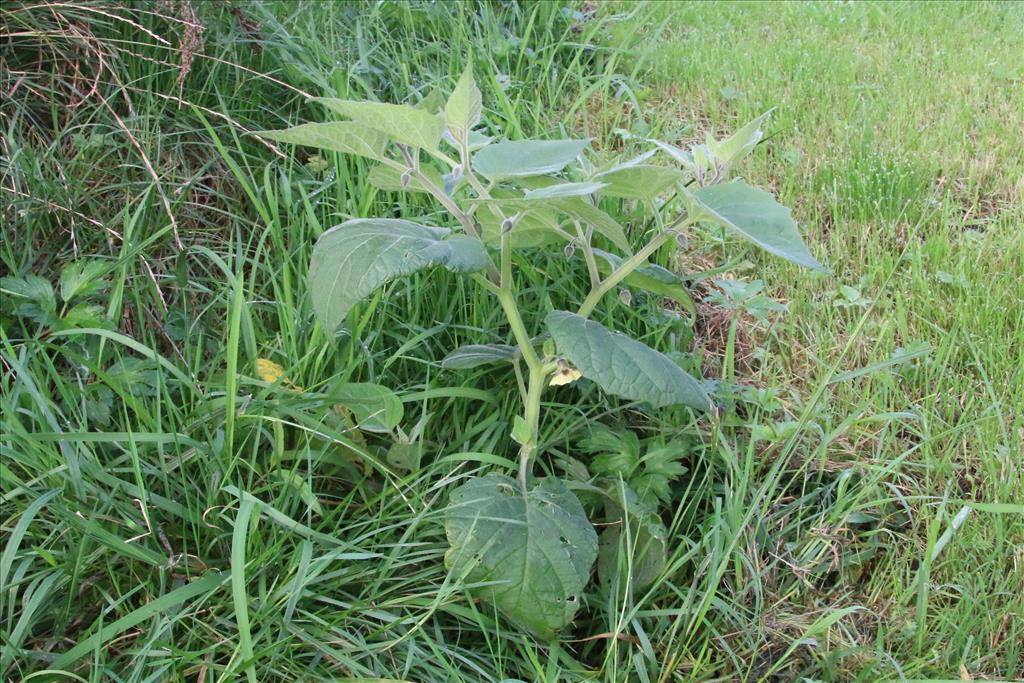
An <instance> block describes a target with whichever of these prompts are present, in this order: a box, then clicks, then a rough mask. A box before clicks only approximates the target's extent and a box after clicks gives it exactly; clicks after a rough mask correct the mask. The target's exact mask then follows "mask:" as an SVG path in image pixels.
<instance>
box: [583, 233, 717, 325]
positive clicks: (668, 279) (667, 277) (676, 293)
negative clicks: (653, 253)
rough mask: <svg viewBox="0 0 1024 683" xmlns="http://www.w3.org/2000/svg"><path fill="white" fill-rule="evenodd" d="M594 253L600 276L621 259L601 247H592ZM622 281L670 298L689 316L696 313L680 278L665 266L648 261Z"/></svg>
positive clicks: (610, 269) (606, 273)
mask: <svg viewBox="0 0 1024 683" xmlns="http://www.w3.org/2000/svg"><path fill="white" fill-rule="evenodd" d="M594 255H595V256H598V257H600V259H601V260H600V261H598V262H597V269H598V270H599V271H600V272H601V275H602V277H606V276H607V275H608V274H609V273H611V272H612V271H613V270H615V269H616V268H618V267H619V266H620V265H621V264H622V259H620V258H619V257H618V256H616V255H615V254H609V253H608V252H607V251H602V250H601V249H594ZM622 282H623V284H624V285H626V286H627V287H635V288H637V289H643V290H645V291H648V292H651V293H652V294H657V295H658V296H663V297H665V298H666V299H672V300H673V301H675V302H676V303H677V304H679V305H680V306H682V307H683V308H684V309H686V312H687V313H689V314H690V315H691V316H696V315H697V306H696V304H694V303H693V299H692V298H691V297H690V293H689V292H687V291H686V288H685V287H684V286H683V281H682V278H680V277H679V276H678V275H676V274H675V273H673V272H672V271H671V270H668V269H667V268H662V267H661V266H659V265H657V264H654V263H648V264H647V265H644V266H640V267H639V268H637V269H636V270H634V271H633V272H632V273H630V274H629V275H627V276H626V279H625V280H623V281H622Z"/></svg>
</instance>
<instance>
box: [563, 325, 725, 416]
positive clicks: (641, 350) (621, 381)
mask: <svg viewBox="0 0 1024 683" xmlns="http://www.w3.org/2000/svg"><path fill="white" fill-rule="evenodd" d="M544 322H545V324H546V325H547V328H548V331H549V332H551V337H552V338H553V339H554V340H555V345H556V346H557V348H558V352H559V353H560V354H562V355H564V356H565V357H566V358H568V359H569V362H571V363H572V364H573V365H575V366H576V367H577V368H578V369H579V370H580V372H582V373H583V376H584V377H586V378H587V379H590V380H593V381H594V382H595V383H596V384H597V385H598V386H599V387H601V388H602V389H604V390H605V391H607V392H608V393H609V394H613V395H615V396H621V397H623V398H627V399H630V400H634V401H647V402H648V403H650V404H651V405H653V406H655V407H660V406H668V405H675V404H682V405H685V406H689V407H690V408H693V409H694V410H710V409H711V407H712V404H711V399H710V398H709V397H708V395H707V393H706V392H705V391H704V389H703V388H701V386H700V384H698V383H697V380H695V379H694V378H693V377H691V376H690V375H689V374H687V373H686V372H685V371H684V370H683V369H682V368H680V367H679V366H678V365H676V364H675V363H673V362H672V360H671V359H670V358H668V356H665V355H664V354H662V353H659V352H658V351H655V350H654V349H652V348H651V347H649V346H647V345H646V344H644V343H642V342H638V341H637V340H635V339H631V338H630V337H627V336H626V335H624V334H622V333H621V332H613V331H611V330H609V329H608V328H607V327H605V326H604V325H601V324H600V323H596V322H594V321H593V320H587V319H586V318H584V317H583V316H581V315H576V314H575V313H569V312H567V311H552V312H551V313H548V315H547V317H546V318H545V319H544Z"/></svg>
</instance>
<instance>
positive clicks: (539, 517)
mask: <svg viewBox="0 0 1024 683" xmlns="http://www.w3.org/2000/svg"><path fill="white" fill-rule="evenodd" d="M445 531H446V533H447V536H448V543H449V545H450V546H451V547H450V549H449V550H448V552H447V553H446V554H445V564H446V565H447V566H448V567H449V569H451V571H452V573H453V574H454V575H455V576H456V577H458V578H460V579H462V580H464V581H465V582H467V583H486V584H488V585H482V586H477V587H476V588H474V589H472V590H473V592H474V593H475V594H476V595H478V596H480V597H481V598H484V599H485V600H492V601H494V603H495V604H496V605H497V606H498V608H499V609H500V610H501V611H502V612H503V613H504V614H505V615H506V616H507V617H509V618H510V619H511V620H512V621H515V622H516V623H518V624H520V625H522V626H523V627H525V628H526V629H528V630H530V631H531V632H532V633H534V634H535V635H536V636H538V637H539V638H544V639H550V638H552V637H553V636H554V634H555V632H556V631H557V630H559V629H560V628H562V627H563V626H566V625H567V624H569V622H571V621H572V619H573V617H574V616H575V615H576V610H577V609H579V607H580V599H581V597H582V595H583V589H584V587H585V586H586V584H587V580H588V579H589V577H590V569H591V567H592V566H593V564H594V559H595V558H596V556H597V534H595V533H594V527H592V526H591V524H590V522H589V521H588V520H587V516H586V513H585V512H584V511H583V506H581V505H580V502H579V500H578V499H577V498H576V496H575V495H574V494H573V493H572V491H570V490H569V489H568V488H566V486H565V484H563V483H562V482H561V481H560V480H558V479H556V478H554V477H548V478H546V479H542V480H540V483H538V484H537V485H536V486H534V487H533V488H532V489H530V490H529V491H528V492H527V493H526V494H525V495H524V494H523V491H522V490H521V489H520V487H519V484H518V482H516V481H515V480H513V479H510V478H509V477H505V476H500V475H494V474H491V475H487V476H485V477H478V478H476V479H471V480H470V481H468V482H467V483H465V484H463V485H462V486H460V487H459V488H458V489H456V490H455V491H454V492H453V493H452V496H451V502H450V504H449V507H448V509H447V511H446V513H445Z"/></svg>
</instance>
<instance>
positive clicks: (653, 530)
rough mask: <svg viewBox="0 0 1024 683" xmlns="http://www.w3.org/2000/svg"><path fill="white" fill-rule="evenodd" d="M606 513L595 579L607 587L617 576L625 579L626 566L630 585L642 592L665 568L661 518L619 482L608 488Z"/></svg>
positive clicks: (664, 530)
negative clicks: (605, 525)
mask: <svg viewBox="0 0 1024 683" xmlns="http://www.w3.org/2000/svg"><path fill="white" fill-rule="evenodd" d="M605 514H606V515H607V519H606V521H607V523H608V526H607V527H606V528H605V530H604V531H603V532H602V533H601V538H600V541H599V550H598V555H597V576H598V580H600V582H601V585H602V586H603V587H604V588H605V589H606V590H607V589H609V588H611V587H612V585H613V582H614V580H615V578H616V577H617V576H618V577H621V578H622V580H623V581H625V580H626V577H627V574H626V569H627V568H628V569H629V574H628V576H629V578H630V579H632V581H631V586H630V587H631V588H632V590H634V591H642V590H644V589H645V588H647V587H648V586H650V585H651V584H652V583H654V582H655V581H656V580H657V579H658V577H659V576H661V573H662V572H663V571H665V564H666V561H667V559H666V558H667V543H668V530H667V529H665V524H664V523H663V522H662V521H661V518H660V517H658V515H657V514H656V513H655V512H654V511H653V510H652V509H651V508H650V507H649V506H647V505H645V504H644V503H643V502H642V501H640V499H639V498H638V497H637V495H636V493H634V492H633V491H632V490H631V489H630V488H629V486H627V485H626V484H625V483H623V482H621V481H615V482H612V483H611V484H610V485H609V486H608V487H607V498H606V502H605ZM627 541H628V542H627ZM624 553H627V554H628V555H626V556H624Z"/></svg>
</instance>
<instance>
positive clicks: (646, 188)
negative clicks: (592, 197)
mask: <svg viewBox="0 0 1024 683" xmlns="http://www.w3.org/2000/svg"><path fill="white" fill-rule="evenodd" d="M685 177H686V173H684V172H682V171H680V170H679V169H677V168H670V167H668V166H654V165H651V164H640V165H635V166H624V167H617V168H613V169H612V170H610V171H606V172H604V173H602V174H600V175H599V176H597V179H598V180H600V181H601V182H602V183H607V187H605V188H604V189H603V190H602V191H601V193H602V194H603V195H604V196H606V197H620V198H623V199H653V198H654V197H656V196H658V195H659V194H660V193H662V192H664V191H665V190H667V189H668V188H670V187H672V185H674V184H675V183H676V182H678V181H680V180H682V179H683V178H685Z"/></svg>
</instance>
